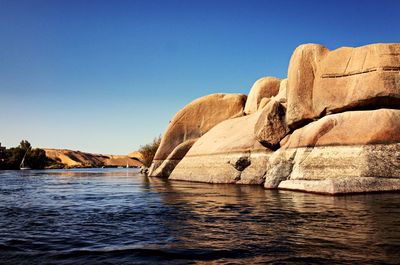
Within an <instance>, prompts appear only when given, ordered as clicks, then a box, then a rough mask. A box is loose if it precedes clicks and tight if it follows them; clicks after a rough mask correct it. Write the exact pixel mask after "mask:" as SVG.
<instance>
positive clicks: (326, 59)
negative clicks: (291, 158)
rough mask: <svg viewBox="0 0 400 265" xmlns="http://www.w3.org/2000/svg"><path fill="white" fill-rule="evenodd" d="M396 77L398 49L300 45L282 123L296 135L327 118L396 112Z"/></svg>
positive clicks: (399, 88) (399, 101)
mask: <svg viewBox="0 0 400 265" xmlns="http://www.w3.org/2000/svg"><path fill="white" fill-rule="evenodd" d="M399 73H400V44H372V45H367V46H362V47H358V48H348V47H344V48H340V49H337V50H334V51H329V50H328V49H326V48H325V47H323V46H321V45H317V44H307V45H301V46H300V47H298V48H297V49H296V50H295V52H294V54H293V55H292V58H291V61H290V64H289V70H288V84H287V85H288V87H287V96H288V105H287V116H286V120H287V123H288V125H289V127H291V128H293V129H295V128H298V127H300V126H302V125H303V124H305V123H307V122H309V121H311V120H314V119H317V118H319V117H321V116H324V115H326V114H330V113H337V112H343V111H346V110H352V109H355V108H367V109H368V108H369V109H376V108H383V107H386V108H399V106H400V74H399Z"/></svg>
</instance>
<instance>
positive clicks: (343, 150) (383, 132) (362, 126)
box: [264, 109, 400, 194]
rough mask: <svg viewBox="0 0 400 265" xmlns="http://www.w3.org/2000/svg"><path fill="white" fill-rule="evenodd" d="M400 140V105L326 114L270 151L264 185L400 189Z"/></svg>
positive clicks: (306, 188)
mask: <svg viewBox="0 0 400 265" xmlns="http://www.w3.org/2000/svg"><path fill="white" fill-rule="evenodd" d="M399 143H400V110H393V109H379V110H372V111H351V112H345V113H340V114H333V115H328V116H326V117H324V118H321V119H320V120H318V121H315V122H312V123H310V124H308V125H306V126H305V127H303V128H301V129H297V130H295V131H294V132H293V134H292V135H291V136H290V137H289V139H288V140H287V141H286V143H285V144H283V146H282V148H281V149H280V150H279V151H277V152H276V153H274V155H273V156H271V159H270V161H269V169H268V172H267V177H266V181H265V184H264V185H265V187H266V188H281V189H295V190H304V191H311V192H320V193H330V194H337V193H351V192H366V191H385V190H396V189H400V159H399V157H400V144H399ZM366 178H367V179H366ZM373 183H376V185H375V186H373Z"/></svg>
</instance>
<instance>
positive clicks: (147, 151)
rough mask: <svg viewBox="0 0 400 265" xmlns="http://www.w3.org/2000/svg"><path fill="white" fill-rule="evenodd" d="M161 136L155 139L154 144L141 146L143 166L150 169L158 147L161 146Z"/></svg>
mask: <svg viewBox="0 0 400 265" xmlns="http://www.w3.org/2000/svg"><path fill="white" fill-rule="evenodd" d="M160 142H161V135H160V136H158V137H156V138H154V140H153V142H151V143H149V144H146V145H143V146H140V148H139V152H140V153H142V155H143V161H141V162H142V163H143V165H144V166H145V167H150V165H151V162H152V161H153V158H154V155H155V154H156V152H157V149H158V147H159V146H160Z"/></svg>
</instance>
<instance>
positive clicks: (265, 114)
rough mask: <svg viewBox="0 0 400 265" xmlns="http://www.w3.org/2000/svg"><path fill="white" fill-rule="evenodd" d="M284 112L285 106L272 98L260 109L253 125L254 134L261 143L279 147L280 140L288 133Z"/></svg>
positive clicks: (272, 147) (271, 147) (274, 147)
mask: <svg viewBox="0 0 400 265" xmlns="http://www.w3.org/2000/svg"><path fill="white" fill-rule="evenodd" d="M285 113H286V109H285V107H284V106H283V105H282V104H280V103H279V102H277V101H275V100H274V99H271V100H270V101H269V103H268V104H267V105H266V106H265V107H264V108H263V109H262V110H261V113H260V115H259V118H258V120H257V122H256V124H255V125H254V135H255V137H256V139H257V140H258V141H259V142H260V143H261V144H262V145H264V146H266V147H268V148H270V149H277V148H278V147H279V143H280V141H281V140H282V139H283V138H284V137H285V136H286V134H288V133H289V128H288V127H287V126H286V123H285Z"/></svg>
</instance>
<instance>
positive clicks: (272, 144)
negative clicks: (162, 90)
mask: <svg viewBox="0 0 400 265" xmlns="http://www.w3.org/2000/svg"><path fill="white" fill-rule="evenodd" d="M150 176H158V177H168V178H169V179H173V180H187V181H200V182H208V183H235V184H258V185H264V187H265V188H268V189H290V190H300V191H307V192H316V193H326V194H345V193H359V192H377V191H394V190H400V44H397V43H394V44H372V45H367V46H362V47H358V48H349V47H344V48H339V49H336V50H333V51H330V50H328V49H327V48H325V47H324V46H322V45H318V44H305V45H301V46H299V47H298V48H297V49H296V50H295V51H294V53H293V55H292V57H291V60H290V63H289V68H288V77H287V79H283V80H280V79H277V78H274V77H264V78H261V79H259V80H257V81H256V82H255V83H254V85H253V87H252V88H251V90H250V92H249V95H248V97H246V95H241V94H231V95H230V94H213V95H209V96H206V97H202V98H200V99H197V100H195V101H194V102H192V103H190V104H189V105H187V106H186V107H185V108H183V109H182V110H181V111H179V112H178V113H177V114H176V115H175V117H174V118H173V120H172V121H171V123H170V125H169V126H168V128H167V131H166V133H165V134H164V136H163V139H162V141H161V145H160V147H159V149H158V151H157V154H156V156H155V159H154V161H153V164H152V166H151V169H150Z"/></svg>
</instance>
